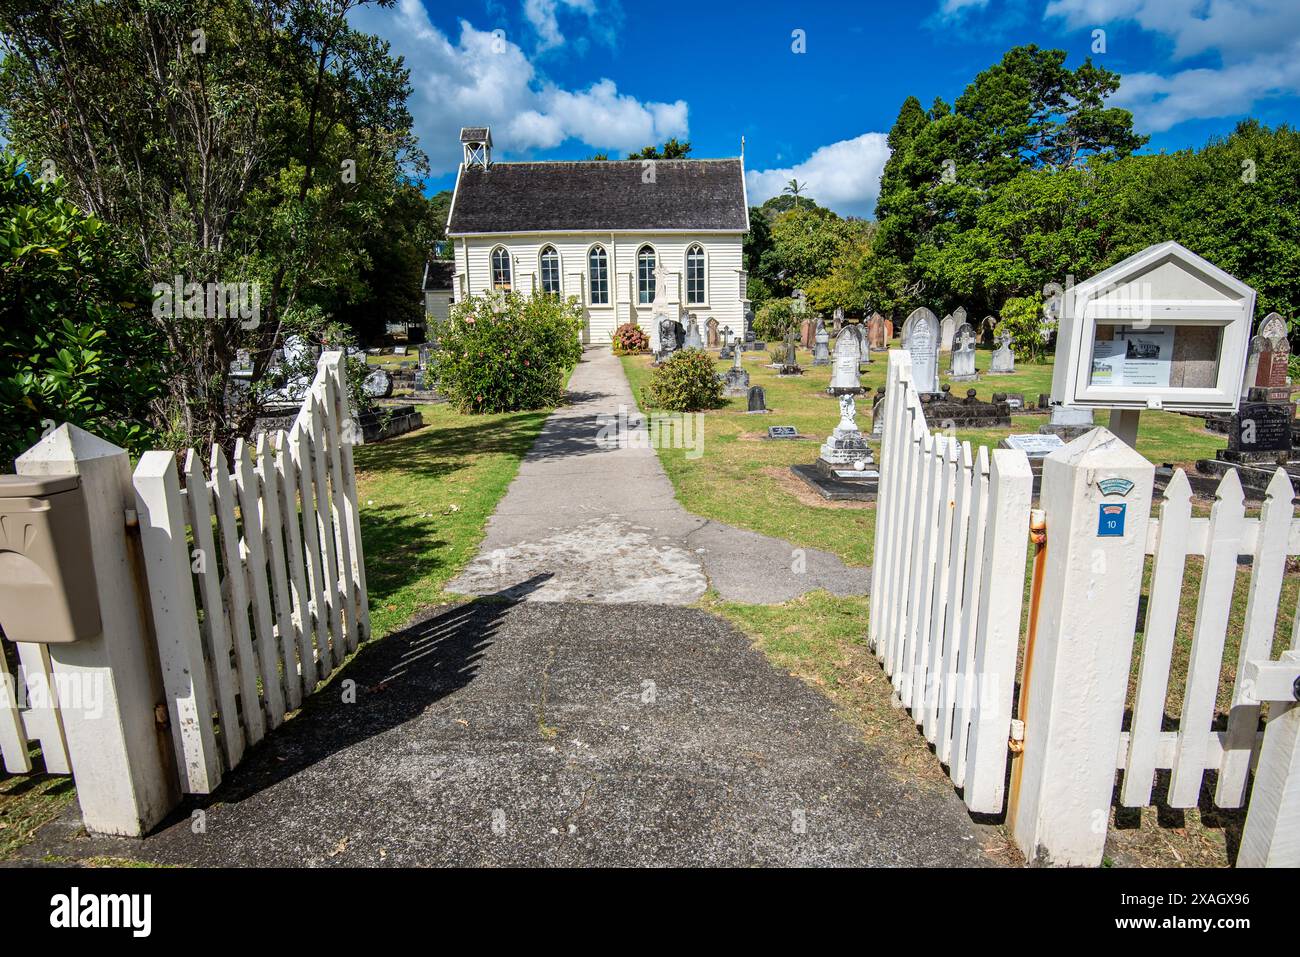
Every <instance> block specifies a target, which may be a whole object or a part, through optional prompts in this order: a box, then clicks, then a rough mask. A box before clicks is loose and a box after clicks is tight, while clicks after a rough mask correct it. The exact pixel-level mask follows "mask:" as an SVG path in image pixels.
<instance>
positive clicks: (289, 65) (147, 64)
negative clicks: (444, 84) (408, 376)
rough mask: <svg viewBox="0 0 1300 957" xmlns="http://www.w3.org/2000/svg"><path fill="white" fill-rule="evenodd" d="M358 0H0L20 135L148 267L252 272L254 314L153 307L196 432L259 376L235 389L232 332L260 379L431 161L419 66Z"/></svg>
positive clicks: (184, 426) (354, 272) (229, 409)
mask: <svg viewBox="0 0 1300 957" xmlns="http://www.w3.org/2000/svg"><path fill="white" fill-rule="evenodd" d="M366 2H368V0H168V2H166V3H162V2H152V0H151V2H143V0H67V2H64V3H61V4H59V5H57V6H54V5H50V4H47V3H44V2H42V0H0V43H2V44H3V45H4V49H5V52H6V54H7V55H6V57H5V60H4V63H3V67H0V94H2V95H0V102H3V103H4V104H5V106H4V112H3V116H0V121H2V123H3V132H4V133H5V135H6V136H7V137H8V138H9V140H10V141H11V142H12V143H13V144H14V145H15V146H16V147H18V148H19V149H20V150H21V151H22V152H24V153H25V154H27V155H29V156H32V157H33V158H34V162H37V163H38V165H39V166H40V167H41V168H42V169H46V168H48V169H52V170H55V171H57V172H58V174H59V175H61V176H63V177H64V178H65V180H66V182H67V190H68V196H69V198H70V199H71V201H72V202H74V203H75V204H76V205H77V206H78V207H79V208H81V209H82V210H84V211H86V212H88V213H91V214H93V215H94V216H95V217H97V218H98V219H102V220H103V221H104V222H106V223H108V224H109V225H111V226H113V227H115V228H116V230H117V231H118V232H120V233H121V234H122V235H123V236H126V237H129V238H130V240H131V242H132V243H133V244H134V245H135V246H136V248H137V249H138V252H139V256H140V259H141V261H142V262H143V264H144V267H145V270H146V272H147V274H148V277H149V278H150V279H151V280H152V281H153V282H155V283H164V282H166V283H169V282H170V281H171V280H172V277H174V276H178V275H179V276H182V277H183V279H184V281H185V282H188V283H195V284H198V285H199V286H200V287H204V288H209V289H211V288H212V286H213V284H216V283H234V282H246V283H250V284H254V288H256V289H257V290H258V291H259V297H258V298H259V310H258V315H257V316H256V317H255V320H254V322H255V324H253V325H251V326H250V324H249V322H248V321H246V320H245V319H244V317H241V318H240V320H239V321H235V320H232V319H231V318H230V317H228V316H211V315H208V314H206V311H205V312H204V314H201V315H176V314H175V313H174V312H173V316H172V317H164V318H163V319H161V320H160V322H159V327H160V330H161V332H162V333H163V335H164V336H165V337H166V340H167V346H168V354H169V357H170V361H169V364H168V369H167V395H168V396H169V408H168V409H167V411H166V417H167V419H168V420H169V421H172V422H174V423H175V424H176V426H177V428H178V430H179V432H180V433H181V434H182V436H183V440H184V441H185V442H192V443H206V442H209V441H229V440H230V438H231V437H232V436H234V435H237V434H243V433H244V432H246V431H247V427H248V425H249V424H250V421H251V419H252V417H253V416H254V415H255V414H256V413H257V411H258V405H257V402H256V398H257V396H258V395H259V391H258V390H256V389H255V390H253V391H252V392H250V393H249V396H250V399H251V400H250V401H243V402H229V401H228V396H227V392H228V390H227V387H226V373H227V370H228V369H229V366H230V362H231V360H232V359H233V358H234V357H235V353H236V350H238V349H241V348H244V349H248V350H249V351H250V352H251V354H252V357H253V361H254V374H255V377H257V378H259V379H260V378H261V377H262V376H264V374H265V372H266V370H267V367H268V365H269V363H270V360H271V355H272V352H273V350H274V349H275V348H276V347H277V346H278V345H279V344H280V343H281V341H282V338H283V333H284V329H285V328H286V326H288V325H294V326H296V327H298V328H301V327H302V324H303V321H304V320H306V319H308V318H310V317H312V316H323V315H324V312H323V310H324V309H325V308H326V307H327V306H329V305H330V304H331V303H332V302H335V301H337V300H338V299H339V298H341V297H342V298H348V297H355V296H356V295H358V294H359V293H360V291H361V287H362V285H363V284H364V281H365V280H364V279H363V277H362V273H363V271H364V270H366V269H367V268H368V267H369V266H371V262H370V260H368V258H367V254H366V243H367V241H368V240H369V239H370V238H371V237H372V236H373V234H374V233H375V232H376V231H378V230H379V229H380V228H381V227H382V224H383V223H384V221H385V218H386V216H387V215H388V214H389V213H390V211H391V209H392V207H393V205H394V204H395V203H397V202H399V199H398V194H399V192H400V191H401V188H402V185H403V183H404V181H406V179H407V177H408V176H413V175H415V174H418V173H419V172H420V171H422V170H423V169H424V168H425V165H424V160H423V156H422V154H420V153H419V151H418V149H417V148H416V146H415V139H414V137H413V135H412V133H411V117H410V114H409V113H408V111H407V109H406V98H407V96H408V95H409V92H410V86H409V71H408V70H406V69H405V68H404V67H403V65H402V64H401V62H400V60H398V59H395V58H394V57H392V56H391V55H390V53H389V49H388V45H387V44H386V43H385V42H383V41H381V40H379V39H378V38H376V37H373V36H369V35H367V34H363V33H360V32H358V31H356V30H354V29H352V27H351V26H350V23H349V15H350V14H351V13H352V12H353V11H354V10H356V9H357V8H358V7H360V6H363V5H365V3H366ZM375 2H377V3H378V4H379V5H380V6H391V5H392V3H393V2H394V0H375ZM381 268H382V267H381ZM374 280H375V277H374V276H372V281H374Z"/></svg>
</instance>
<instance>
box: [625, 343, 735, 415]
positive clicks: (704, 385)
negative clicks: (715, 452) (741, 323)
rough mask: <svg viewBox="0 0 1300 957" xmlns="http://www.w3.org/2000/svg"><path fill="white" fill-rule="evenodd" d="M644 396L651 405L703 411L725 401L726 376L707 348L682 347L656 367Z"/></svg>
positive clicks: (643, 398) (675, 409)
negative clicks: (717, 368)
mask: <svg viewBox="0 0 1300 957" xmlns="http://www.w3.org/2000/svg"><path fill="white" fill-rule="evenodd" d="M641 398H642V400H643V402H644V404H645V405H646V406H647V407H648V408H651V409H662V410H664V411H667V412H700V411H703V410H704V409H716V408H718V406H720V405H722V404H723V401H724V400H723V398H722V380H721V379H720V378H718V373H717V371H716V369H715V368H714V364H713V357H712V356H711V355H709V354H708V353H707V352H705V351H704V350H703V349H682V350H680V351H678V352H674V353H673V354H672V355H671V356H670V357H669V358H668V361H667V362H665V363H663V364H662V365H661V366H659V367H658V368H656V369H655V371H654V375H653V376H652V377H651V379H650V384H649V385H648V386H646V387H645V389H643V390H642V393H641Z"/></svg>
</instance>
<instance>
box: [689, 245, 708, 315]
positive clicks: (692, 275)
mask: <svg viewBox="0 0 1300 957" xmlns="http://www.w3.org/2000/svg"><path fill="white" fill-rule="evenodd" d="M707 301H708V297H707V296H706V295H705V282H704V247H703V246H701V245H699V244H698V243H696V244H695V245H693V246H691V247H690V248H689V249H687V250H686V302H687V303H688V304H690V305H701V304H703V303H705V302H707Z"/></svg>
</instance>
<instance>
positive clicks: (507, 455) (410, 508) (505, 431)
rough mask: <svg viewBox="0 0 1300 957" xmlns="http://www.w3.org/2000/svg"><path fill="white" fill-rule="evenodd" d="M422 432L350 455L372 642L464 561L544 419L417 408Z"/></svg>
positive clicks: (432, 600)
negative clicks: (352, 457)
mask: <svg viewBox="0 0 1300 957" xmlns="http://www.w3.org/2000/svg"><path fill="white" fill-rule="evenodd" d="M417 408H418V409H419V410H420V412H421V413H422V414H423V416H424V423H425V424H424V428H422V429H420V430H418V431H416V432H411V433H408V434H407V435H403V436H399V437H397V438H395V439H389V440H388V441H386V442H381V443H377V444H374V445H363V446H361V447H359V448H358V449H357V450H356V452H355V456H354V457H355V462H356V470H357V496H358V498H359V500H360V503H361V541H362V543H363V545H364V546H365V556H366V584H367V586H368V587H369V592H370V623H371V631H372V632H373V633H374V634H375V635H376V636H377V637H382V636H383V635H385V634H387V633H388V632H390V631H392V630H394V629H397V628H400V627H402V626H403V625H405V624H406V622H408V621H409V620H410V619H411V616H412V615H414V614H415V612H416V611H418V610H419V609H420V608H422V607H425V606H427V605H433V604H437V603H439V602H444V601H448V600H450V598H449V596H448V595H446V594H445V593H444V592H443V585H445V584H446V583H447V582H448V581H449V580H450V579H451V578H453V577H454V576H455V575H456V573H457V572H459V571H460V569H461V568H463V567H464V566H465V564H466V563H467V562H469V560H470V559H471V558H473V557H474V554H475V552H476V551H477V549H478V546H479V543H480V542H481V541H482V540H483V534H484V528H485V526H486V524H487V519H488V516H490V515H491V514H492V510H493V509H494V508H496V505H497V502H499V501H500V500H501V496H503V495H504V494H505V491H506V488H507V487H508V486H509V485H510V481H511V480H512V479H513V478H514V477H515V473H516V472H517V471H518V470H519V462H520V460H521V459H522V458H523V456H524V454H525V453H526V452H527V451H528V450H529V449H530V448H531V447H532V444H533V440H534V439H535V438H536V437H537V433H538V432H539V431H540V430H541V428H542V424H543V423H544V422H545V421H546V418H547V416H548V415H549V414H550V413H549V411H547V410H538V411H532V412H512V413H503V414H498V415H463V414H461V413H459V412H456V411H455V410H454V409H452V408H451V406H450V405H447V404H437V405H420V406H417Z"/></svg>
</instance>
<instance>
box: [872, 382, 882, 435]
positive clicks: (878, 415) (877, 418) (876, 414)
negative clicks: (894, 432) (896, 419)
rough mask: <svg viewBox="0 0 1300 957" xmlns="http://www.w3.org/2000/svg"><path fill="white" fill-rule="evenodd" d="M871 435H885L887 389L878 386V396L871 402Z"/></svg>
mask: <svg viewBox="0 0 1300 957" xmlns="http://www.w3.org/2000/svg"><path fill="white" fill-rule="evenodd" d="M871 434H872V435H874V436H882V435H884V434H885V387H884V386H883V385H882V386H878V387H877V388H876V394H875V396H874V397H873V398H872V400H871Z"/></svg>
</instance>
